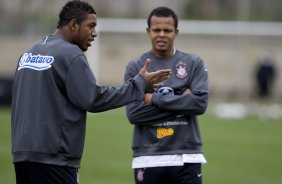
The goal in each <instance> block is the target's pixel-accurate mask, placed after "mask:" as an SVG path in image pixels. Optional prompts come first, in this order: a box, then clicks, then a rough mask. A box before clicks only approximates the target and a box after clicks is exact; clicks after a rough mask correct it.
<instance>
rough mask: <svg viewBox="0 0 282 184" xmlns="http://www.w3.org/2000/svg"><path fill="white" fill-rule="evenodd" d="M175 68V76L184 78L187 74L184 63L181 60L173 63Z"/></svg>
mask: <svg viewBox="0 0 282 184" xmlns="http://www.w3.org/2000/svg"><path fill="white" fill-rule="evenodd" d="M175 69H176V77H178V78H180V79H184V78H186V77H187V76H188V73H187V71H186V64H185V63H183V62H181V61H180V62H178V63H177V64H176V65H175Z"/></svg>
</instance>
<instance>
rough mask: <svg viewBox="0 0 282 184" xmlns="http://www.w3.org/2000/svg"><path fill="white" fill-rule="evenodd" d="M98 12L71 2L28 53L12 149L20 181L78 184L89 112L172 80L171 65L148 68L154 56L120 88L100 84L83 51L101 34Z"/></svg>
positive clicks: (20, 71)
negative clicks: (165, 80) (98, 33)
mask: <svg viewBox="0 0 282 184" xmlns="http://www.w3.org/2000/svg"><path fill="white" fill-rule="evenodd" d="M96 24H97V20H96V12H95V10H94V9H93V7H92V6H91V5H89V4H88V3H86V2H82V1H70V2H67V3H66V4H65V5H64V7H63V8H62V10H61V12H60V14H59V22H58V25H57V29H56V31H55V32H54V33H53V34H49V35H47V36H45V37H43V38H42V39H40V40H39V41H37V42H36V43H34V44H33V45H32V46H31V47H29V48H27V49H26V50H25V51H24V53H23V54H22V56H21V58H20V60H19V62H18V66H17V71H16V74H15V78H14V88H13V98H12V117H11V118H12V154H13V163H14V166H15V173H16V181H17V184H31V183H32V184H47V183H48V184H61V183H68V184H76V183H78V181H77V180H78V176H77V170H78V168H79V167H80V162H81V157H82V152H83V147H84V140H85V128H86V113H87V112H101V111H106V110H109V109H113V108H118V107H121V106H123V105H126V104H128V103H130V102H133V101H134V100H136V99H138V98H144V91H145V89H146V88H147V89H150V88H152V87H153V86H154V85H157V86H158V85H159V82H160V81H162V80H164V79H167V78H168V77H169V75H170V73H171V71H170V70H169V69H168V70H160V71H157V72H151V73H149V72H147V68H148V67H149V65H150V61H148V60H147V61H146V63H145V64H144V66H143V67H142V69H140V71H139V72H138V73H137V74H136V75H135V76H133V77H132V78H131V79H129V80H127V81H126V82H125V83H124V84H123V85H120V86H119V87H106V86H98V85H96V79H95V76H94V74H93V73H92V71H91V69H90V66H89V64H88V62H87V59H86V57H85V54H84V53H83V52H84V51H86V50H87V49H88V47H90V46H91V42H92V41H94V38H95V37H96V36H97V33H96V30H95V28H96Z"/></svg>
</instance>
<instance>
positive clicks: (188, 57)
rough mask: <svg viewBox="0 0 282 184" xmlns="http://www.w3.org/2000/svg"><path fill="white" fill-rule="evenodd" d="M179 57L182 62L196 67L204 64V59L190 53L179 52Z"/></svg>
mask: <svg viewBox="0 0 282 184" xmlns="http://www.w3.org/2000/svg"><path fill="white" fill-rule="evenodd" d="M177 55H178V57H179V59H180V60H183V61H184V62H188V63H190V64H196V65H202V64H204V61H203V59H202V58H201V57H200V56H199V55H197V54H194V53H188V52H183V51H179V50H178V51H177Z"/></svg>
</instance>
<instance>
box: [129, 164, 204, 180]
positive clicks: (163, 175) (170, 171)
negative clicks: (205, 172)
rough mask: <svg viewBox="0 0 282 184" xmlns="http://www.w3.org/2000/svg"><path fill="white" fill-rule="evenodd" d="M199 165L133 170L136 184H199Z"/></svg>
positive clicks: (200, 174) (200, 178) (200, 176)
mask: <svg viewBox="0 0 282 184" xmlns="http://www.w3.org/2000/svg"><path fill="white" fill-rule="evenodd" d="M201 170H202V169H201V164H200V163H199V164H198V163H195V164H194V163H185V164H184V165H183V166H170V167H149V168H139V169H134V179H135V183H136V184H201V183H202V173H201Z"/></svg>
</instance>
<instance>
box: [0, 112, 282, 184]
mask: <svg viewBox="0 0 282 184" xmlns="http://www.w3.org/2000/svg"><path fill="white" fill-rule="evenodd" d="M199 119H200V127H201V133H202V139H203V143H204V151H205V155H206V158H207V160H208V163H207V164H206V165H205V166H204V167H203V183H205V184H281V183H282V174H281V173H282V134H281V130H282V119H275V120H268V121H266V120H260V119H257V118H255V117H252V118H246V119H242V120H226V119H219V118H216V117H214V116H213V115H212V114H211V113H207V114H206V115H204V116H201V117H200V118H199ZM0 123H1V128H0V145H1V149H0V183H3V184H10V183H11V184H12V183H15V175H14V170H13V164H12V159H11V141H10V140H11V139H10V136H11V134H10V110H9V109H8V108H0ZM131 137H132V125H130V124H129V123H128V121H127V119H126V117H125V113H124V109H123V108H121V109H117V110H111V111H108V112H104V113H99V114H89V116H88V124H87V137H86V143H85V149H84V155H83V159H82V165H81V169H80V183H82V184H132V183H134V182H133V176H132V170H131V159H132V157H131Z"/></svg>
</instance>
